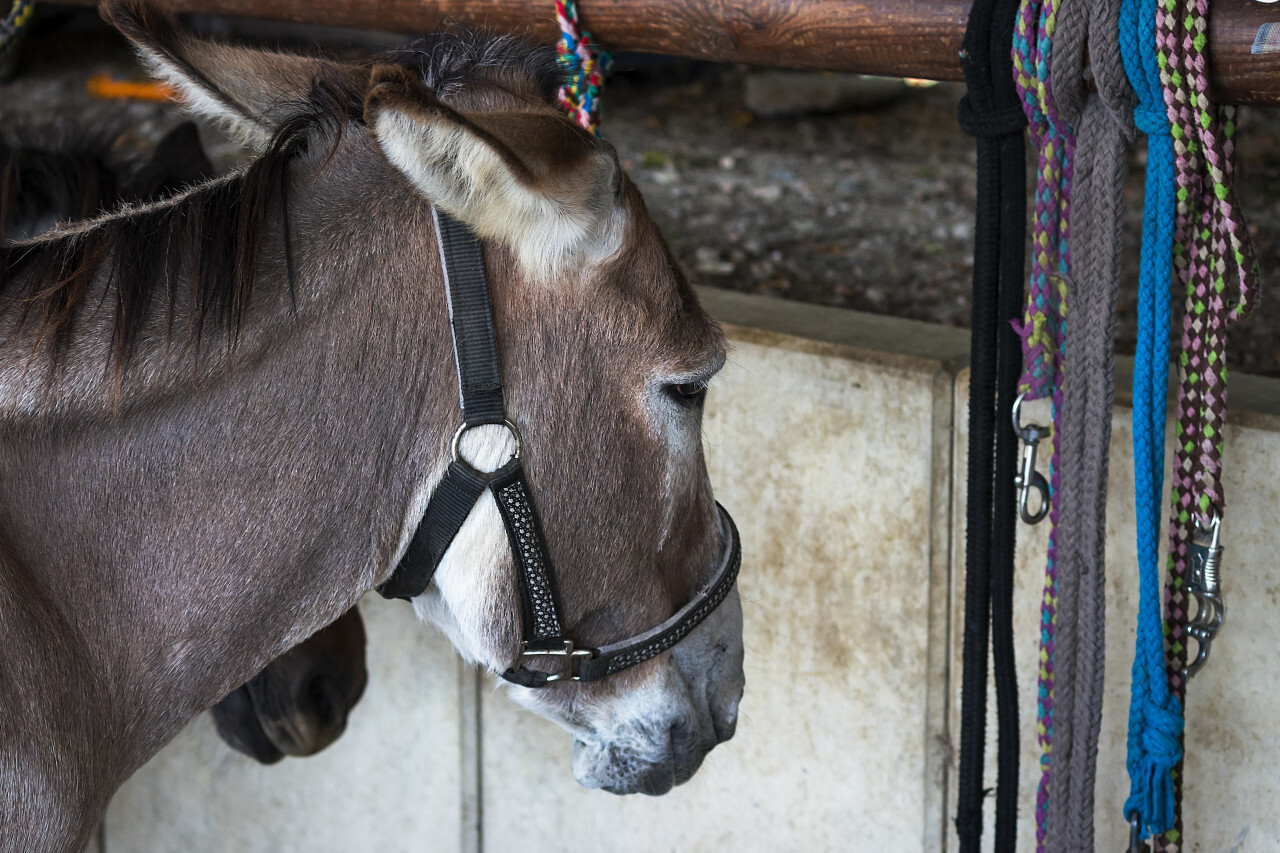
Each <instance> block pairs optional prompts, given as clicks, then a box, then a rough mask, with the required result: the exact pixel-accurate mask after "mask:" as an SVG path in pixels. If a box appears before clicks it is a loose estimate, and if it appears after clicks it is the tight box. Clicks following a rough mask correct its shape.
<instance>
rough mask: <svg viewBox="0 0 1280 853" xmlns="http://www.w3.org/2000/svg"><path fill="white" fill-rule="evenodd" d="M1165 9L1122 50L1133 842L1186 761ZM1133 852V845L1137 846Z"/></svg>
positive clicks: (1168, 805) (1126, 22)
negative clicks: (1134, 323) (1171, 599)
mask: <svg viewBox="0 0 1280 853" xmlns="http://www.w3.org/2000/svg"><path fill="white" fill-rule="evenodd" d="M1155 18H1156V4H1155V3H1154V2H1150V0H1145V2H1144V0H1124V5H1123V8H1122V11H1121V16H1120V44H1121V50H1122V57H1123V59H1124V63H1125V69H1126V71H1127V72H1128V76H1129V82H1130V84H1131V85H1132V86H1133V88H1134V91H1135V92H1136V93H1137V95H1138V108H1137V109H1136V110H1135V113H1134V119H1135V122H1136V124H1137V127H1138V129H1139V130H1140V131H1142V132H1143V133H1145V134H1146V135H1147V169H1146V198H1145V202H1144V206H1143V217H1142V255H1141V262H1140V272H1139V279H1138V341H1137V348H1136V352H1135V355H1134V366H1133V467H1134V503H1135V509H1136V517H1137V525H1136V527H1137V530H1136V533H1137V546H1138V625H1137V631H1136V636H1135V641H1134V655H1133V668H1132V672H1131V686H1130V697H1129V731H1128V737H1127V753H1128V756H1127V759H1126V766H1127V768H1128V771H1129V797H1128V799H1127V800H1126V801H1125V804H1124V816H1125V819H1126V820H1128V821H1129V823H1130V827H1131V833H1130V834H1131V837H1132V839H1131V840H1132V842H1137V841H1139V840H1140V839H1141V838H1143V837H1146V836H1147V835H1151V834H1158V833H1161V832H1164V831H1165V830H1167V829H1170V828H1172V826H1173V811H1174V809H1173V777H1172V773H1173V770H1174V768H1175V767H1176V766H1177V765H1178V763H1179V762H1180V761H1181V759H1182V744H1181V735H1182V726H1183V720H1182V705H1181V703H1180V702H1179V701H1178V698H1177V697H1176V696H1175V695H1173V693H1172V692H1171V691H1170V689H1169V682H1168V680H1167V678H1166V676H1165V653H1164V636H1163V631H1162V625H1161V617H1160V562H1159V561H1160V554H1159V552H1160V544H1159V540H1160V501H1161V497H1162V492H1163V488H1164V431H1165V417H1166V400H1167V395H1168V387H1167V386H1168V375H1169V372H1168V365H1169V326H1170V314H1171V313H1172V312H1171V307H1172V306H1171V296H1172V294H1171V291H1170V282H1171V278H1172V275H1173V258H1172V254H1173V239H1174V224H1175V216H1176V199H1175V197H1174V194H1175V190H1176V185H1177V175H1176V168H1175V159H1174V148H1173V135H1172V128H1171V127H1170V124H1169V117H1168V114H1167V113H1166V111H1165V90H1164V87H1163V86H1162V85H1161V78H1160V63H1159V61H1158V58H1157V54H1156V29H1155V28H1156V21H1155ZM1131 846H1132V844H1131Z"/></svg>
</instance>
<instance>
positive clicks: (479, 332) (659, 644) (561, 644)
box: [378, 210, 742, 687]
mask: <svg viewBox="0 0 1280 853" xmlns="http://www.w3.org/2000/svg"><path fill="white" fill-rule="evenodd" d="M432 215H433V218H434V220H435V226H436V236H437V240H438V243H439V248H440V258H441V261H442V262H443V266H444V279H445V291H446V293H447V295H448V300H449V325H450V329H451V331H452V333H453V353H454V359H455V361H456V363H457V368H458V389H459V401H460V405H461V408H462V418H463V423H462V426H460V427H459V428H458V431H457V433H456V434H455V435H454V438H453V461H451V462H450V463H449V467H448V470H447V471H446V472H445V475H444V478H443V479H442V480H441V481H440V484H439V485H438V486H437V487H436V490H435V492H433V493H432V495H431V499H430V501H428V502H427V509H426V512H425V513H424V514H423V518H422V522H421V523H420V524H419V525H418V529H417V530H415V531H414V534H413V539H412V540H411V541H410V543H409V548H408V550H407V551H406V552H405V555H404V558H403V559H402V560H401V561H400V565H398V566H397V567H396V570H395V571H394V572H393V573H392V575H391V577H390V578H389V579H388V580H387V582H386V583H384V584H383V585H382V586H380V587H378V592H379V593H381V594H382V595H383V596H384V597H385V598H403V599H405V600H409V599H411V598H413V597H414V596H416V595H421V594H422V592H423V591H424V590H425V589H426V588H427V586H428V584H430V583H431V578H432V576H433V575H434V574H435V571H436V567H437V566H439V565H440V560H441V559H443V557H444V554H445V552H446V551H447V550H448V549H449V545H450V543H452V542H453V540H454V538H455V537H456V536H457V535H458V530H459V529H460V528H461V527H462V523H463V522H464V521H466V519H467V516H468V515H470V514H471V510H472V508H474V507H475V505H476V502H477V501H478V500H479V499H480V496H481V495H482V494H483V493H484V491H485V490H486V489H488V490H489V491H491V492H492V493H493V497H494V500H495V501H496V502H497V504H498V510H499V512H500V513H501V515H502V522H503V525H504V526H505V527H506V530H507V539H508V540H509V541H510V544H511V552H512V556H513V557H514V558H515V565H516V580H517V586H518V588H519V590H520V605H521V617H522V623H523V626H524V627H523V631H524V642H523V643H522V645H521V650H520V658H519V659H518V660H517V661H516V664H515V666H514V667H512V668H511V669H508V670H507V671H506V672H504V673H502V677H503V678H505V679H506V680H507V681H511V682H513V683H515V684H520V685H523V686H525V687H545V686H546V685H548V684H551V683H553V682H556V681H596V680H598V679H601V678H604V677H605V676H608V675H612V674H613V673H615V672H618V671H620V670H623V669H626V668H628V667H632V666H635V665H636V664H638V663H642V662H643V661H646V660H649V659H650V658H653V657H656V656H657V655H659V654H661V653H662V652H664V651H666V650H667V649H669V648H671V647H672V646H674V645H675V644H676V643H678V642H680V641H681V640H682V639H684V638H685V636H687V635H688V634H689V632H690V631H692V630H693V629H694V628H695V627H697V626H698V624H699V623H701V622H702V621H703V620H704V619H706V618H707V616H709V615H711V612H712V611H714V610H715V609H716V608H717V607H718V606H719V605H720V603H721V602H722V601H724V599H725V597H726V596H728V594H729V590H731V589H732V588H733V584H734V581H735V580H736V579H737V576H738V567H739V565H740V564H741V562H742V550H741V545H740V542H739V538H738V529H737V528H736V527H735V526H734V524H733V519H732V518H730V517H729V513H727V512H726V511H725V509H724V507H722V506H720V505H719V504H717V505H716V507H717V510H718V512H719V519H720V538H721V542H722V543H723V545H722V549H721V555H720V560H719V563H718V565H717V566H716V570H715V573H714V575H713V577H712V580H711V581H710V583H709V584H708V585H707V586H706V587H704V588H703V589H702V590H701V591H700V592H699V593H698V594H697V595H695V596H694V598H693V600H692V601H690V602H689V603H688V604H686V605H685V606H684V607H682V608H680V610H678V611H677V612H676V613H675V614H674V615H673V616H671V618H669V619H667V620H666V621H665V622H662V623H661V624H659V625H657V626H655V627H653V628H650V629H649V630H648V631H645V632H643V633H641V634H638V635H636V636H634V637H629V638H627V639H625V640H620V641H618V642H616V643H610V644H609V645H606V646H602V647H600V648H598V649H592V648H578V647H576V646H575V645H574V643H573V641H572V640H571V639H569V638H568V637H566V636H565V635H564V629H563V627H562V625H561V622H560V605H559V600H558V596H557V593H556V584H555V572H554V570H553V567H552V564H551V558H550V556H549V555H548V553H547V545H546V539H545V538H544V536H543V532H542V524H541V522H540V521H539V520H538V513H537V510H536V509H535V507H534V503H533V496H532V495H531V494H530V491H529V485H528V483H527V482H526V480H525V475H524V466H523V465H522V464H521V462H520V432H519V430H518V429H517V428H516V425H515V423H514V422H513V421H511V420H510V419H508V418H507V416H506V412H505V408H504V406H503V400H502V379H501V376H500V374H499V370H498V349H497V341H496V336H495V333H494V328H493V309H492V306H491V305H490V302H489V282H488V278H487V277H486V275H485V269H484V252H483V247H482V246H481V243H480V240H479V238H477V237H476V236H475V234H473V233H472V232H471V231H470V229H468V228H467V227H466V226H465V225H463V224H462V223H460V222H458V221H457V220H456V219H453V218H452V217H450V216H448V215H447V214H445V213H442V212H440V211H439V210H433V212H432ZM489 424H491V425H497V426H502V427H504V428H506V429H507V431H508V432H510V433H511V436H512V437H513V438H514V440H515V453H514V454H513V455H512V457H511V459H509V460H508V461H507V462H506V463H504V464H503V465H502V466H501V467H499V468H498V469H497V470H494V471H489V472H485V471H480V470H477V469H476V468H475V467H473V466H472V465H471V464H470V463H468V462H467V461H466V460H465V459H464V458H463V456H462V453H461V443H462V437H463V435H465V434H466V432H467V431H468V430H470V429H472V428H474V427H478V426H483V425H489ZM541 658H558V659H561V660H562V661H563V662H562V663H561V664H560V669H559V671H555V672H548V671H546V670H543V669H530V668H529V667H528V666H526V664H528V663H531V662H533V661H535V660H537V659H541Z"/></svg>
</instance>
